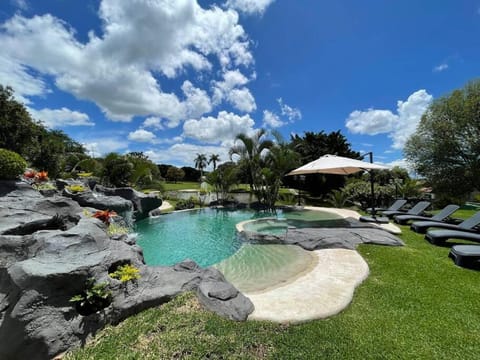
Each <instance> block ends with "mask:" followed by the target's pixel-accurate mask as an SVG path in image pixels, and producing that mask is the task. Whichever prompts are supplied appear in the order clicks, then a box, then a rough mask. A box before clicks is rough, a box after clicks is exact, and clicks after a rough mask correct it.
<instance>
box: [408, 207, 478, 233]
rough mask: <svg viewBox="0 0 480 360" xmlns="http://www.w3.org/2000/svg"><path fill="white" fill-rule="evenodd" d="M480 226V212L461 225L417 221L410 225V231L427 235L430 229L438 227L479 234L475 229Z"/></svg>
mask: <svg viewBox="0 0 480 360" xmlns="http://www.w3.org/2000/svg"><path fill="white" fill-rule="evenodd" d="M478 224H480V211H479V212H477V213H475V214H474V215H473V216H471V217H469V218H468V219H466V220H464V221H462V222H461V223H460V224H448V223H445V222H435V221H415V222H414V223H412V225H410V229H412V230H413V231H415V232H417V233H420V234H425V232H427V230H428V228H431V227H436V228H442V229H449V230H460V231H464V232H472V233H478V232H477V231H476V230H475V229H474V227H475V226H477V225H478Z"/></svg>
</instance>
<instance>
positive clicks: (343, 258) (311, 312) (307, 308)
mask: <svg viewBox="0 0 480 360" xmlns="http://www.w3.org/2000/svg"><path fill="white" fill-rule="evenodd" d="M304 209H305V210H319V211H327V212H331V213H335V214H337V215H340V216H342V217H344V218H346V219H348V218H350V219H354V220H358V218H359V217H360V214H358V213H357V212H356V211H352V210H345V209H333V208H320V207H310V206H308V207H304ZM244 223H245V222H243V223H239V224H237V230H239V231H242V230H243V224H244ZM371 225H374V226H375V227H379V228H382V229H384V230H386V231H388V232H390V233H393V234H399V233H401V231H400V229H399V228H398V227H397V226H395V225H393V224H371ZM312 253H314V254H315V256H316V257H317V260H318V262H317V263H316V265H315V266H314V267H313V268H312V269H311V270H310V271H308V272H307V273H305V274H303V275H302V276H300V277H297V278H295V279H292V281H290V282H287V283H286V284H285V285H283V286H278V287H275V288H273V289H269V290H265V291H259V292H252V293H245V295H246V296H247V297H248V298H250V300H251V301H252V302H253V304H254V306H255V310H254V312H253V313H252V314H250V316H249V317H248V319H249V320H268V321H275V322H281V323H300V322H305V321H310V320H314V319H323V318H326V317H329V316H332V315H335V314H338V313H339V312H341V311H342V310H344V309H345V308H346V307H347V306H348V305H349V304H350V302H351V301H352V299H353V294H354V291H355V288H356V287H357V286H358V285H360V284H361V283H362V282H363V281H364V280H365V279H366V278H367V277H368V274H369V268H368V264H367V263H366V262H365V260H364V259H363V258H362V256H361V255H360V254H359V253H358V252H357V251H356V250H349V249H337V248H335V249H320V250H314V251H312Z"/></svg>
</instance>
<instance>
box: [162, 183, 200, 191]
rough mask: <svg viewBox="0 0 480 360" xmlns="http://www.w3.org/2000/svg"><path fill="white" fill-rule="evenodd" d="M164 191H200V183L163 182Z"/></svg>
mask: <svg viewBox="0 0 480 360" xmlns="http://www.w3.org/2000/svg"><path fill="white" fill-rule="evenodd" d="M163 186H164V191H176V190H186V189H197V190H199V191H200V183H199V182H194V181H178V182H176V183H174V182H168V181H166V182H164V183H163Z"/></svg>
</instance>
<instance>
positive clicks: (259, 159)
mask: <svg viewBox="0 0 480 360" xmlns="http://www.w3.org/2000/svg"><path fill="white" fill-rule="evenodd" d="M265 135H266V130H265V129H260V130H258V131H257V132H256V133H255V134H254V135H253V136H252V137H249V136H248V135H246V134H238V135H237V136H236V138H235V140H236V141H235V145H234V146H233V147H232V148H231V149H230V151H229V153H230V157H232V156H233V155H237V156H239V164H240V166H244V167H245V168H246V169H247V173H248V176H249V179H248V180H249V181H248V182H249V185H250V189H252V191H253V192H254V194H255V195H257V197H259V195H260V194H259V191H260V188H261V186H262V184H261V183H262V181H261V176H262V174H261V169H262V165H263V160H264V156H265V155H266V153H267V152H268V149H270V148H271V147H272V146H273V142H272V141H271V140H267V139H265ZM259 200H260V198H259Z"/></svg>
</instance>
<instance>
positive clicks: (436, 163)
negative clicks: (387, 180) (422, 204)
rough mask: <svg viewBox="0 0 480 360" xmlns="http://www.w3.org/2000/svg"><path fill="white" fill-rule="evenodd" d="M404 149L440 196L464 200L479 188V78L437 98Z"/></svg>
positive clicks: (409, 159)
mask: <svg viewBox="0 0 480 360" xmlns="http://www.w3.org/2000/svg"><path fill="white" fill-rule="evenodd" d="M404 152H405V156H406V158H407V160H408V161H410V162H411V163H412V164H413V165H414V168H415V170H416V172H417V173H418V174H420V175H422V176H424V177H425V178H426V180H427V181H428V182H429V183H430V184H431V186H432V188H433V192H434V193H436V194H438V195H439V196H440V197H444V198H449V199H451V200H452V201H462V200H464V199H465V198H466V197H467V195H468V194H469V193H470V192H472V191H473V190H474V189H477V190H478V189H480V80H476V81H473V82H470V83H468V84H467V85H466V86H465V87H464V88H463V89H460V90H455V91H453V92H452V93H451V94H449V95H447V96H444V97H440V98H438V99H436V100H434V101H433V102H432V103H431V104H430V106H429V108H428V109H427V111H426V112H425V113H424V114H423V116H422V118H421V120H420V123H419V125H418V127H417V130H416V132H415V133H414V134H413V135H412V136H411V137H410V138H409V139H408V141H407V143H406V145H405V148H404Z"/></svg>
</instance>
